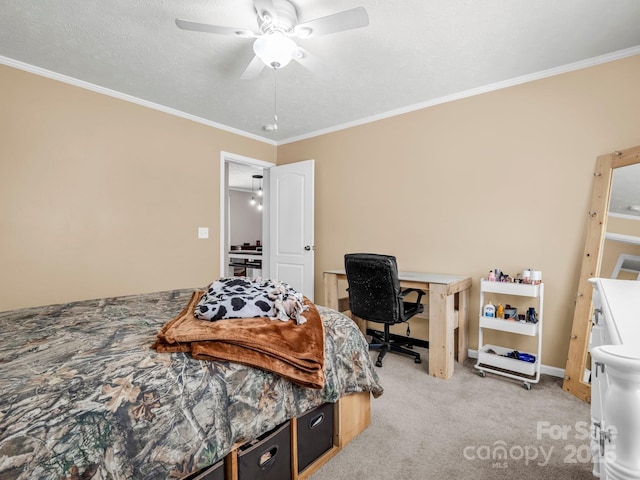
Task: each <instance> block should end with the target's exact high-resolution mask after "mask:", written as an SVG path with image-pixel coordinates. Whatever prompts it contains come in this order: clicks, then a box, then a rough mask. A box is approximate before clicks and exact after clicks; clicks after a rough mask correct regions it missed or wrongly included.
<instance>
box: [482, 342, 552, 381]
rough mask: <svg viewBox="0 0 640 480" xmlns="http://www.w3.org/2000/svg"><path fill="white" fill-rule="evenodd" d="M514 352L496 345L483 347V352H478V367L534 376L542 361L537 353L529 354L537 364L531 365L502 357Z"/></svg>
mask: <svg viewBox="0 0 640 480" xmlns="http://www.w3.org/2000/svg"><path fill="white" fill-rule="evenodd" d="M488 350H493V351H494V352H496V353H488ZM512 351H513V350H512V349H509V348H504V347H498V346H496V345H483V347H482V350H480V351H479V352H478V364H477V365H479V366H480V368H482V365H488V366H493V367H496V368H501V369H504V370H509V371H512V372H517V373H521V374H523V375H529V376H531V375H534V374H535V373H536V365H537V363H538V362H539V361H540V359H539V358H538V356H537V355H536V354H535V353H529V355H533V356H534V357H536V362H535V363H529V362H525V361H524V360H516V359H515V358H510V357H503V356H502V355H506V354H508V353H509V352H512ZM522 353H528V352H522Z"/></svg>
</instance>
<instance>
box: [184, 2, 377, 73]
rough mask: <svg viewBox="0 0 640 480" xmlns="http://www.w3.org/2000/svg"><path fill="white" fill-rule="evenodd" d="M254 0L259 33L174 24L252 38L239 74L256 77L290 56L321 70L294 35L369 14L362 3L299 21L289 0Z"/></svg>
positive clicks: (352, 23)
mask: <svg viewBox="0 0 640 480" xmlns="http://www.w3.org/2000/svg"><path fill="white" fill-rule="evenodd" d="M253 3H254V7H255V11H256V14H257V21H258V28H259V29H260V32H259V33H255V32H253V31H251V30H247V29H243V28H233V27H224V26H219V25H210V24H207V23H199V22H192V21H189V20H180V19H176V25H177V26H178V27H179V28H181V29H183V30H191V31H195V32H206V33H215V34H219V35H235V36H238V37H242V38H254V39H255V41H254V43H253V51H254V53H255V56H254V57H253V60H251V63H249V66H248V67H247V68H246V70H245V71H244V72H243V73H242V76H241V77H240V78H241V79H243V80H248V79H251V78H255V77H257V76H258V75H259V74H260V73H261V72H262V69H263V68H264V67H265V66H268V67H270V68H273V69H278V68H283V67H285V66H286V65H287V64H288V63H289V62H290V61H291V60H295V61H297V62H298V63H300V64H301V65H302V66H304V67H306V68H307V69H309V70H311V71H312V72H314V73H322V72H321V71H320V70H321V69H320V67H319V65H318V63H317V61H315V60H314V58H313V56H311V55H310V54H309V53H308V52H307V51H306V50H304V49H303V48H301V47H300V46H298V45H297V44H296V42H294V41H293V38H300V39H305V38H313V37H319V36H321V35H329V34H331V33H337V32H342V31H345V30H351V29H354V28H360V27H366V26H367V25H369V16H368V15H367V11H366V10H365V9H364V7H356V8H352V9H350V10H344V11H342V12H338V13H334V14H333V15H328V16H326V17H320V18H316V19H315V20H310V21H308V22H304V23H298V15H297V12H296V8H295V6H294V5H293V4H292V3H291V2H289V1H288V0H254V2H253Z"/></svg>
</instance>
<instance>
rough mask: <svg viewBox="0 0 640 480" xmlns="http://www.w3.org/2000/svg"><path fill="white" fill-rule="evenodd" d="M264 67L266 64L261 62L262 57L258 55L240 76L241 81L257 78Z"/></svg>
mask: <svg viewBox="0 0 640 480" xmlns="http://www.w3.org/2000/svg"><path fill="white" fill-rule="evenodd" d="M264 67H265V65H264V62H263V61H262V60H260V57H258V56H257V55H256V56H255V57H253V60H251V62H250V63H249V66H248V67H247V68H246V69H245V71H244V72H243V73H242V75H241V76H240V80H251V79H252V78H256V77H257V76H258V75H260V73H261V72H262V69H263V68H264Z"/></svg>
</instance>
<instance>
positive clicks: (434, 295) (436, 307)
mask: <svg viewBox="0 0 640 480" xmlns="http://www.w3.org/2000/svg"><path fill="white" fill-rule="evenodd" d="M398 277H399V278H400V286H401V287H403V288H419V289H421V290H428V292H429V307H428V310H429V375H431V376H432V377H436V378H444V379H447V378H451V375H453V360H454V350H455V345H454V339H455V335H454V330H455V329H456V328H458V363H462V362H464V361H465V360H466V359H467V351H468V348H469V344H468V338H467V327H468V321H469V289H470V288H471V277H464V276H461V275H441V274H436V273H422V272H398ZM346 279H347V275H346V273H345V271H344V269H341V270H330V271H327V272H324V304H325V305H326V306H327V307H330V308H333V309H334V310H338V280H346ZM456 295H458V310H457V311H456V310H455V296H456Z"/></svg>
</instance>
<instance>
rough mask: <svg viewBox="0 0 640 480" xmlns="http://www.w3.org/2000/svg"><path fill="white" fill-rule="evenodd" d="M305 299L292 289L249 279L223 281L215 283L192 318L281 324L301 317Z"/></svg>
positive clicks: (287, 286)
mask: <svg viewBox="0 0 640 480" xmlns="http://www.w3.org/2000/svg"><path fill="white" fill-rule="evenodd" d="M303 309H304V308H303V307H302V295H301V294H300V293H298V292H296V291H295V290H294V289H293V288H291V287H290V286H289V285H287V284H285V283H282V282H276V281H273V280H261V279H250V278H247V277H230V278H221V279H219V280H216V281H215V282H213V283H212V284H211V285H209V287H208V288H207V291H206V292H205V294H204V295H202V298H201V299H200V301H199V302H198V304H197V305H196V307H195V309H194V312H193V315H194V316H195V317H196V318H199V319H202V320H212V321H213V320H221V319H225V318H254V317H269V318H278V319H280V320H289V319H295V320H297V321H298V323H304V320H303V319H304V317H300V313H301V312H302V310H303Z"/></svg>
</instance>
